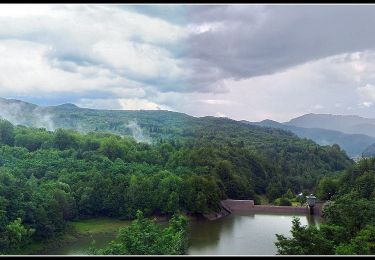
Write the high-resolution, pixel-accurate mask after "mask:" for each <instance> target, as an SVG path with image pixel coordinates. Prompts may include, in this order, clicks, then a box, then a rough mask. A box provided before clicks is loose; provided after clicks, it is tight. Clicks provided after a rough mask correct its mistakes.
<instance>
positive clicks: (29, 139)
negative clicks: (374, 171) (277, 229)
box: [0, 108, 371, 254]
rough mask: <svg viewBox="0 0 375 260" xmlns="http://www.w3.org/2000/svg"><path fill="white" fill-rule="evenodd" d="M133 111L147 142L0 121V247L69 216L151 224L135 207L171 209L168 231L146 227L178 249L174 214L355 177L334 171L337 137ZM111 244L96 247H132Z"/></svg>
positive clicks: (58, 227) (5, 249)
mask: <svg viewBox="0 0 375 260" xmlns="http://www.w3.org/2000/svg"><path fill="white" fill-rule="evenodd" d="M68 109H71V108H68ZM139 113H143V114H144V115H146V116H144V117H143V119H141V120H140V125H141V126H142V128H146V129H149V133H150V135H151V138H152V142H151V143H143V142H137V141H136V140H135V139H134V138H133V137H131V136H130V135H126V134H121V133H118V132H116V131H111V130H110V129H101V128H100V127H98V128H96V129H92V130H90V131H87V129H86V131H85V133H80V132H78V131H76V130H74V129H62V128H58V129H56V130H54V131H47V130H46V129H44V128H35V127H26V126H22V125H13V124H11V123H10V122H8V121H6V120H1V121H0V253H1V254H12V253H16V252H19V251H20V250H21V249H22V248H23V247H24V246H25V245H27V244H29V243H32V242H33V241H43V240H45V239H48V238H51V237H55V236H57V235H59V234H62V233H64V231H65V228H66V224H67V223H68V222H69V221H72V220H77V219H87V218H92V217H100V216H106V217H113V218H120V219H129V220H134V219H135V221H138V222H135V224H134V226H133V231H134V230H135V231H134V232H136V230H138V231H139V232H140V230H142V228H146V229H150V228H151V229H152V225H153V223H148V222H145V220H144V218H143V215H144V216H145V217H149V216H154V215H163V216H168V217H169V218H171V223H170V228H169V229H166V231H163V230H157V231H155V229H152V230H154V231H153V232H154V234H157V232H159V233H160V232H161V233H160V234H161V235H160V236H157V237H162V238H163V237H168V236H169V237H171V236H172V237H175V241H176V244H180V246H177V249H176V247H175V246H173V245H171V246H170V248H169V249H165V250H166V251H164V253H166V252H169V253H171V254H182V253H184V250H183V248H185V247H184V246H183V244H184V242H181V241H183V240H184V239H183V238H182V235H181V233H183V226H184V224H183V223H184V220H183V219H181V215H186V214H202V213H209V212H216V211H218V210H220V208H219V202H220V200H222V199H226V198H231V199H254V200H255V202H256V203H260V197H261V196H263V197H266V198H267V199H268V200H269V201H270V202H274V201H276V200H280V198H284V197H285V194H287V193H290V192H292V193H293V194H297V193H300V192H304V193H309V192H314V191H315V189H316V188H317V185H318V184H319V185H318V188H320V189H322V191H320V192H321V193H324V189H325V188H324V187H323V188H321V186H322V185H323V186H324V184H322V181H321V179H322V177H326V178H333V179H332V181H333V182H334V183H336V179H335V178H336V176H347V178H348V180H350V182H349V181H348V180H343V182H344V183H345V184H346V185H345V186H343V185H337V186H335V187H336V188H337V189H338V187H340V190H335V192H336V191H337V194H341V193H344V192H343V191H341V189H344V187H347V190H350V187H351V184H352V183H353V184H354V183H355V182H356V180H354V179H353V178H354V177H353V176H352V175H348V173H347V172H346V173H345V175H342V174H341V173H342V172H343V171H344V170H345V169H348V168H349V169H352V168H353V167H354V166H353V164H354V162H353V161H352V160H350V159H349V158H348V156H347V155H346V154H345V153H344V152H343V151H342V150H341V149H340V147H339V146H337V145H333V146H319V145H317V144H316V143H314V142H313V141H311V140H307V139H300V138H298V137H297V136H296V135H294V134H292V133H290V132H286V131H283V130H279V129H273V128H267V127H260V126H252V125H247V124H243V123H241V122H238V121H234V120H230V119H226V118H214V117H205V118H193V117H187V116H184V115H183V114H179V113H172V112H170V113H167V112H160V113H159V114H157V113H156V112H155V113H152V112H150V111H143V112H142V111H141V112H139ZM147 116H149V117H147ZM163 116H164V119H163ZM72 118H74V117H72ZM101 118H104V116H103V117H99V118H98V119H96V121H93V122H92V124H95V123H96V122H97V121H100V120H101ZM111 118H113V117H111ZM166 118H167V119H166ZM181 118H184V120H181ZM186 118H188V119H186ZM158 120H159V123H154V122H158ZM165 120H168V121H169V124H167V123H165ZM63 121H64V120H61V122H63ZM181 122H182V123H181ZM98 125H100V124H98ZM160 125H163V127H162V128H161V127H159V126H160ZM152 126H154V127H152ZM147 127H148V128H147ZM124 129H125V128H124ZM168 129H169V130H168ZM353 169H354V168H353ZM367 175H368V174H367ZM367 175H365V176H367ZM370 177H371V176H367V177H363V178H360V180H361V181H360V183H366V181H367V179H364V178H370ZM324 180H327V179H324ZM328 180H331V179H328ZM340 180H341V179H340ZM319 181H320V182H319ZM358 185H360V184H358ZM340 192H341V193H340ZM353 192H354V191H353ZM335 196H338V195H336V193H335ZM343 196H344V195H343ZM358 196H364V194H358ZM368 196H370V195H368ZM338 203H339V202H338ZM140 212H141V213H140ZM333 212H336V211H335V210H333ZM331 214H334V213H331ZM343 221H345V220H343ZM142 223H143V224H142ZM176 223H177V224H176ZM353 225H354V227H353V230H355V231H358V230H357V229H356V228H358V227H356V226H355V224H353ZM129 230H132V229H129ZM126 232H130V231H124V232H122V233H121V234H123V235H124V236H129V234H127V233H126ZM150 232H151V231H150ZM155 232H156V233H155ZM163 232H164V233H163ZM353 232H354V231H353ZM151 233H152V232H151ZM126 234H127V235H126ZM179 238H181V239H179ZM145 239H147V238H145ZM165 239H166V238H165ZM118 240H119V241H121V237H120V238H118ZM138 242H139V241H138ZM113 243H114V244H113V245H114V247H113V248H109V249H108V248H107V249H103V250H104V251H101V252H102V253H103V252H117V251H113V250H120V251H119V252H123V253H126V252H131V251H129V250H130V249H129V248H119V247H118V246H116V243H115V242H113ZM117 243H118V242H117ZM158 243H162V242H160V241H159V242H158ZM117 245H118V244H117ZM105 250H107V251H105ZM111 250H112V251H111ZM121 250H122V251H121ZM168 250H169V251H168ZM94 253H95V252H94ZM146 253H147V252H146ZM158 253H160V254H162V253H163V252H158Z"/></svg>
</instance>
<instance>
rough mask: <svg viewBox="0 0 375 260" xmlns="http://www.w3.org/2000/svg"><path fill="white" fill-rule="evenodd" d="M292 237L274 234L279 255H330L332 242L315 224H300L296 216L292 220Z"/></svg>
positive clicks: (332, 251) (332, 250)
mask: <svg viewBox="0 0 375 260" xmlns="http://www.w3.org/2000/svg"><path fill="white" fill-rule="evenodd" d="M291 233H292V238H287V237H285V236H284V235H279V234H276V237H277V242H275V245H276V247H277V251H278V254H280V255H332V254H334V244H333V242H332V241H330V240H328V239H326V238H325V237H324V236H323V235H322V233H321V232H319V230H318V229H317V228H316V227H315V226H308V227H307V226H301V222H300V220H299V219H298V218H294V219H293V221H292V230H291Z"/></svg>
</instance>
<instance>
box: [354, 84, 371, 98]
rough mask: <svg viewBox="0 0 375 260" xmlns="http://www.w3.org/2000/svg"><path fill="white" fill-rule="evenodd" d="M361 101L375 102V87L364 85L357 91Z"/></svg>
mask: <svg viewBox="0 0 375 260" xmlns="http://www.w3.org/2000/svg"><path fill="white" fill-rule="evenodd" d="M357 91H358V93H359V95H360V97H361V98H362V100H365V101H375V86H374V85H372V84H366V86H364V87H360V88H358V89H357Z"/></svg>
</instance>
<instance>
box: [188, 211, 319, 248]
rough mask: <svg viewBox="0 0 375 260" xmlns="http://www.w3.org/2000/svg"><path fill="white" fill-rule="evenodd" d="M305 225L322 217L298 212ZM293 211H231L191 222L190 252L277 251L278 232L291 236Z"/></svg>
mask: <svg viewBox="0 0 375 260" xmlns="http://www.w3.org/2000/svg"><path fill="white" fill-rule="evenodd" d="M296 217H299V218H300V221H301V224H303V225H311V224H313V225H318V226H319V223H321V219H320V218H317V217H312V216H306V215H302V216H296ZM292 220H293V215H270V214H246V213H244V214H239V213H236V214H232V215H229V216H227V217H225V218H223V219H220V220H216V221H197V222H194V223H192V224H191V226H190V235H191V237H190V241H191V245H190V248H189V251H188V254H189V255H275V254H276V253H277V249H276V246H275V244H274V242H276V236H275V234H284V235H286V236H289V237H290V236H291V234H290V229H291V227H292Z"/></svg>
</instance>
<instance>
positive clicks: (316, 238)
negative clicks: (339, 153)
mask: <svg viewBox="0 0 375 260" xmlns="http://www.w3.org/2000/svg"><path fill="white" fill-rule="evenodd" d="M317 192H318V196H319V197H320V198H321V199H325V200H328V201H329V204H328V205H327V206H326V207H325V208H324V218H325V223H324V224H323V225H321V226H320V227H319V228H318V227H316V226H309V227H306V226H302V225H301V223H300V222H299V220H298V219H295V220H294V221H293V227H292V235H293V236H292V238H286V237H285V236H282V235H278V236H277V238H278V241H277V242H276V245H277V247H278V252H279V254H283V255H334V254H336V255H373V254H375V158H363V159H362V160H360V161H359V162H358V163H357V164H356V165H353V166H351V167H349V168H348V169H347V170H346V171H345V173H343V174H341V175H339V176H335V177H326V178H322V179H321V181H320V182H319V184H318V187H317Z"/></svg>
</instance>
